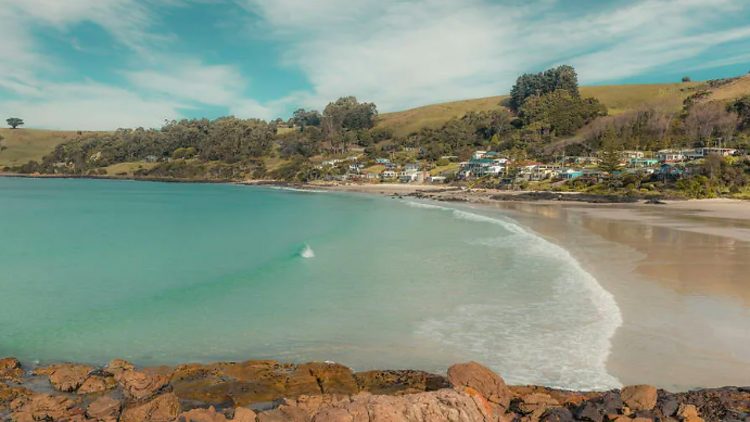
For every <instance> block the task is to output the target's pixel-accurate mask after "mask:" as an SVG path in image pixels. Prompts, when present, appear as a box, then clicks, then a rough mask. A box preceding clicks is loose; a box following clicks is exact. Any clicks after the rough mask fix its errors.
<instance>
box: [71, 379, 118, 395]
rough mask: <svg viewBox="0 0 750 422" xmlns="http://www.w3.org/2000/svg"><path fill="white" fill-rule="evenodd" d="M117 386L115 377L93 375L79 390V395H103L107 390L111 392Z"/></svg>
mask: <svg viewBox="0 0 750 422" xmlns="http://www.w3.org/2000/svg"><path fill="white" fill-rule="evenodd" d="M116 386H117V381H115V378H114V377H111V376H109V377H108V376H104V375H91V376H90V377H88V378H87V379H86V381H85V382H84V383H83V385H81V387H80V388H78V394H95V393H102V392H104V391H107V390H111V389H113V388H115V387H116Z"/></svg>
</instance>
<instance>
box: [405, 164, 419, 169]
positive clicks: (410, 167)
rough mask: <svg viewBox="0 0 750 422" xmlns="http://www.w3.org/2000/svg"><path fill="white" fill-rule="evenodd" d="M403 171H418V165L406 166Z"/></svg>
mask: <svg viewBox="0 0 750 422" xmlns="http://www.w3.org/2000/svg"><path fill="white" fill-rule="evenodd" d="M404 171H419V164H407V165H405V166H404Z"/></svg>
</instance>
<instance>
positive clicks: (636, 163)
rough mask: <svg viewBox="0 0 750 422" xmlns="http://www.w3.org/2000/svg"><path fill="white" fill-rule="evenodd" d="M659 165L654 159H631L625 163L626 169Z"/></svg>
mask: <svg viewBox="0 0 750 422" xmlns="http://www.w3.org/2000/svg"><path fill="white" fill-rule="evenodd" d="M657 164H659V160H658V159H656V158H631V159H629V160H628V162H627V166H628V167H636V168H638V167H651V166H655V165H657Z"/></svg>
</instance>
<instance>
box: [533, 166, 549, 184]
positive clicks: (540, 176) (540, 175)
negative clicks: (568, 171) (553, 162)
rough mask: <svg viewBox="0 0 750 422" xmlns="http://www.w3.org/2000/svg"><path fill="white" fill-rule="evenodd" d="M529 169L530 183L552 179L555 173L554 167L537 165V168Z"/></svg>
mask: <svg viewBox="0 0 750 422" xmlns="http://www.w3.org/2000/svg"><path fill="white" fill-rule="evenodd" d="M531 167H532V168H531V169H530V172H531V173H530V175H529V176H530V177H529V180H532V181H541V180H547V179H549V178H551V177H552V175H553V174H554V172H555V167H554V166H549V165H537V166H531Z"/></svg>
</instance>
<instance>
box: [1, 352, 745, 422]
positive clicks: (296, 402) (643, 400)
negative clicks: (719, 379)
mask: <svg viewBox="0 0 750 422" xmlns="http://www.w3.org/2000/svg"><path fill="white" fill-rule="evenodd" d="M3 362H4V363H3V366H2V367H3V369H4V370H14V371H15V370H17V369H19V368H18V366H19V365H18V364H17V361H14V360H4V361H3ZM45 378H46V379H48V380H49V382H50V385H51V386H52V387H54V389H55V390H57V391H60V392H61V393H60V394H59V395H51V394H36V393H35V392H33V391H31V390H30V389H29V388H31V387H34V388H36V387H38V386H39V382H40V381H43V380H44V379H45ZM17 381H18V382H20V383H24V384H23V386H21V385H16V384H15V381H13V382H11V381H0V420H2V421H5V420H6V419H8V418H9V420H10V421H12V422H32V421H45V422H56V421H57V422H62V421H67V422H136V421H139V422H140V421H145V422H174V421H179V422H190V421H193V422H339V421H341V422H412V421H414V422H416V421H419V422H423V421H427V422H431V421H435V422H437V421H440V422H442V421H451V422H469V421H472V422H473V421H481V422H510V421H514V422H515V421H518V422H537V421H543V422H576V421H584V422H614V421H617V422H625V421H636V422H645V421H663V422H703V421H729V422H750V389H743V388H722V389H711V390H700V391H691V392H689V393H680V394H671V393H669V392H666V391H663V390H657V389H656V388H654V387H651V386H646V385H639V386H629V387H625V388H623V389H622V390H621V391H620V390H613V391H609V392H594V393H581V392H571V391H560V390H554V389H549V388H544V387H535V386H520V387H519V386H515V387H508V386H507V385H506V384H505V382H504V381H503V379H502V378H501V377H500V376H499V375H497V374H495V373H494V372H492V371H491V370H489V369H488V368H486V367H484V366H482V365H480V364H478V363H475V362H469V363H465V364H459V365H454V366H452V367H451V368H450V369H449V370H448V377H447V378H445V377H441V376H438V375H432V374H428V373H424V372H419V371H369V372H363V373H357V374H354V373H352V371H351V370H350V369H348V368H346V367H344V366H341V365H338V364H331V363H308V364H302V365H294V364H283V363H278V362H274V361H248V362H240V363H214V364H208V365H198V364H193V365H181V366H177V367H153V368H145V369H141V370H136V368H135V367H134V366H133V365H132V364H130V363H128V362H125V361H120V360H115V361H112V362H111V363H110V364H109V365H108V366H107V367H106V368H104V369H96V368H93V367H88V366H85V365H73V364H64V365H54V366H46V367H41V368H38V369H36V370H35V371H34V374H33V375H25V374H24V375H23V376H21V377H20V379H18V380H17ZM46 390H48V389H46ZM249 405H253V407H254V408H258V409H263V410H264V411H259V412H258V413H257V414H256V412H254V411H253V410H250V409H248V408H247V406H249Z"/></svg>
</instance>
